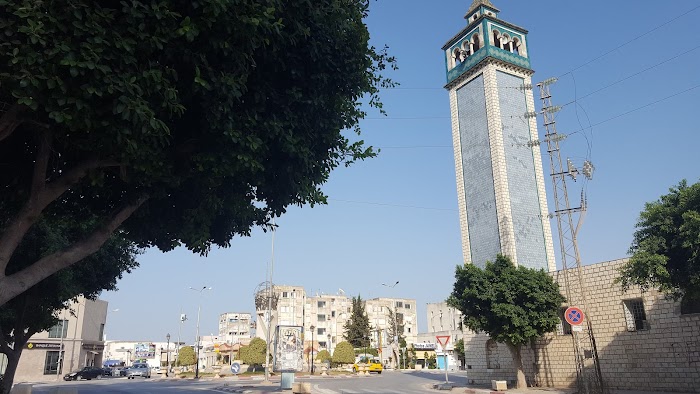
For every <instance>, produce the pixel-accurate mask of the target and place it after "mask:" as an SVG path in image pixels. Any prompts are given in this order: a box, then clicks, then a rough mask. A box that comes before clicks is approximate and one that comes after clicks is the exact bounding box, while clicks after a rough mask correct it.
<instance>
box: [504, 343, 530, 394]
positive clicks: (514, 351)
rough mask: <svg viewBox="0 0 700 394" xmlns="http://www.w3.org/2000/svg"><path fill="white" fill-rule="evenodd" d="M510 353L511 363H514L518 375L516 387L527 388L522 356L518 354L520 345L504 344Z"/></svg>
mask: <svg viewBox="0 0 700 394" xmlns="http://www.w3.org/2000/svg"><path fill="white" fill-rule="evenodd" d="M506 346H508V350H510V354H511V355H512V356H513V365H515V370H516V373H517V376H518V383H517V385H518V386H517V388H519V389H524V388H527V380H526V379H525V368H523V358H522V356H521V354H520V345H517V346H516V345H511V344H509V343H507V344H506Z"/></svg>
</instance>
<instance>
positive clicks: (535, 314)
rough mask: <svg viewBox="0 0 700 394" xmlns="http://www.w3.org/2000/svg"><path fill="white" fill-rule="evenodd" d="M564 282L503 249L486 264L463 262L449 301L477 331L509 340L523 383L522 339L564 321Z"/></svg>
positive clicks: (505, 342)
mask: <svg viewBox="0 0 700 394" xmlns="http://www.w3.org/2000/svg"><path fill="white" fill-rule="evenodd" d="M564 301H565V299H564V296H562V295H561V293H560V292H559V285H557V283H555V282H554V280H553V279H552V277H551V276H549V275H548V274H547V273H546V272H545V271H543V270H534V269H530V268H526V267H523V266H518V267H516V266H515V265H514V264H513V262H512V261H511V260H510V259H509V258H508V257H506V256H503V255H498V257H497V258H496V261H495V262H487V263H486V267H485V268H484V269H481V268H479V267H477V266H475V265H472V264H465V265H464V266H461V267H460V266H458V267H457V270H456V273H455V284H454V287H453V290H452V294H451V295H450V297H449V299H448V300H447V302H448V304H449V305H450V306H452V307H454V308H456V309H458V310H459V311H461V312H462V314H463V319H464V324H465V325H466V326H467V327H468V328H469V329H471V330H472V331H476V332H479V331H483V332H485V333H486V334H488V335H489V336H490V337H491V338H493V339H494V340H495V341H497V342H501V343H504V344H506V345H507V346H508V349H509V350H510V351H511V353H512V355H513V360H514V361H515V365H516V367H517V369H518V387H519V388H520V387H524V386H525V387H526V386H527V383H526V382H525V375H524V369H523V365H522V359H521V357H520V347H521V345H523V344H525V343H528V342H530V341H531V340H533V339H536V338H539V337H541V336H542V335H544V334H545V333H548V332H552V331H554V329H555V328H556V327H557V324H559V322H560V319H559V309H560V308H561V306H562V303H564Z"/></svg>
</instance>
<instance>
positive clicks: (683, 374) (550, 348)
mask: <svg viewBox="0 0 700 394" xmlns="http://www.w3.org/2000/svg"><path fill="white" fill-rule="evenodd" d="M625 262H626V259H622V260H614V261H608V262H604V263H599V264H593V265H589V266H584V267H582V279H583V280H582V283H583V286H584V288H585V290H586V291H585V293H586V300H585V303H584V302H583V300H582V298H581V292H580V287H579V279H578V275H577V273H576V270H569V275H568V278H567V275H566V272H564V271H557V272H553V273H552V275H553V277H554V278H555V280H556V281H557V282H558V283H559V284H560V287H561V290H562V294H564V295H565V296H567V294H568V296H567V297H568V298H569V300H570V302H569V305H571V306H583V307H584V308H583V309H584V310H585V311H586V314H587V318H589V319H591V323H592V327H593V333H594V338H595V341H596V344H597V352H598V357H599V360H600V367H601V372H602V375H603V380H604V382H605V384H606V385H607V387H608V388H610V389H614V390H642V391H675V392H700V386H698V383H699V382H700V314H689V315H681V313H680V303H679V302H675V301H673V300H670V299H667V298H666V297H665V296H664V295H663V294H660V293H658V292H657V291H653V290H652V291H647V292H642V291H641V290H639V289H630V290H628V291H627V292H622V289H621V288H620V286H619V285H617V284H615V283H614V281H615V279H616V278H617V277H618V270H619V268H620V267H621V266H622V264H624V263H625ZM567 279H568V280H567ZM567 282H568V291H567ZM640 306H643V311H644V315H645V317H646V320H644V321H642V320H641V319H638V321H637V322H636V323H635V321H634V319H633V318H632V316H633V314H632V312H631V310H630V308H631V307H640ZM564 328H565V327H564V326H563V325H562V326H561V327H559V330H558V332H557V333H554V334H548V335H546V336H545V337H543V338H540V339H539V340H537V341H536V343H535V344H533V345H532V346H525V347H524V349H523V352H522V354H523V364H524V366H525V368H526V375H527V377H528V381H529V384H531V385H534V386H547V387H572V386H574V385H575V381H576V369H575V365H574V345H573V338H572V335H570V334H564V332H563V331H564ZM579 337H580V342H579V343H580V344H581V348H582V349H584V350H586V351H591V350H592V346H591V344H590V341H589V340H588V338H589V336H588V335H587V332H586V331H584V332H583V333H582V334H581V335H579ZM487 339H488V337H487V336H485V335H472V336H471V337H470V339H469V340H467V336H465V349H467V356H466V357H467V365H470V364H471V365H472V370H471V371H469V370H468V373H469V378H470V379H471V380H474V381H475V383H478V384H488V382H490V380H491V379H504V380H508V381H509V382H512V381H513V380H514V378H515V371H514V369H513V365H512V362H511V361H510V353H509V352H508V350H507V349H506V347H505V346H504V345H500V344H499V345H498V346H499V353H498V354H499V357H501V359H504V360H505V359H507V360H508V361H507V362H505V363H502V364H501V368H500V370H499V371H496V370H493V369H488V368H486V367H487V365H486V363H487V357H486V341H487ZM500 348H502V349H500ZM585 368H586V369H587V370H590V368H592V363H591V360H590V359H586V365H585Z"/></svg>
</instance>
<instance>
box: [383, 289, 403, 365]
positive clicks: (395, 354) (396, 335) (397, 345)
mask: <svg viewBox="0 0 700 394" xmlns="http://www.w3.org/2000/svg"><path fill="white" fill-rule="evenodd" d="M398 284H399V281H398V280H397V281H396V283H394V284H393V285H387V284H386V283H382V286H386V287H389V288H392V289H393V288H394V287H396V285H398ZM393 320H394V343H396V348H397V349H398V347H399V330H398V327H397V322H396V321H397V320H398V319H397V317H396V301H395V300H394V319H393ZM391 353H392V355H393V356H394V357H393V358H394V365H396V367H397V368H399V369H400V368H401V366H400V365H399V360H397V359H396V357H397V356H398V352H396V353H394V350H393V346H392V351H391Z"/></svg>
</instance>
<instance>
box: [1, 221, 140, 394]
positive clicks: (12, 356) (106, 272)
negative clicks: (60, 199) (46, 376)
mask: <svg viewBox="0 0 700 394" xmlns="http://www.w3.org/2000/svg"><path fill="white" fill-rule="evenodd" d="M85 227H89V223H86V222H81V223H74V222H73V221H71V220H70V219H67V218H63V217H51V216H44V217H43V219H41V220H40V221H39V222H37V223H36V224H35V225H34V226H33V227H32V228H31V229H30V230H29V232H28V233H27V235H26V236H25V237H24V239H23V240H22V242H21V243H20V245H19V246H18V248H17V250H16V251H15V253H14V254H13V256H12V258H11V259H10V264H9V265H8V270H9V271H10V272H15V271H18V270H21V269H22V268H23V267H25V266H27V265H29V264H32V263H33V262H34V261H36V260H37V259H39V258H41V256H45V255H48V254H51V253H54V252H55V251H57V250H60V249H61V248H63V247H65V246H66V245H68V244H70V243H71V242H74V241H75V240H76V239H78V238H80V237H81V236H82V234H83V233H84V231H85ZM137 253H138V250H137V249H136V248H135V246H134V245H133V244H132V243H131V242H129V241H128V240H126V239H125V238H124V237H123V236H122V234H120V233H116V234H114V235H112V237H110V238H109V240H108V241H107V242H106V243H105V245H104V246H103V247H102V248H101V249H100V250H99V251H98V252H97V253H95V254H93V255H91V256H89V257H87V258H85V259H83V260H82V261H80V262H79V263H77V264H75V265H73V266H71V267H69V268H67V269H64V270H61V271H59V272H57V273H55V274H53V275H51V276H49V277H48V278H46V279H44V280H42V281H41V282H39V283H38V284H36V285H34V286H32V287H30V288H29V289H28V290H27V291H25V292H23V293H22V294H20V295H19V296H17V297H15V298H13V299H12V300H10V301H8V302H7V303H6V304H5V305H2V306H0V353H3V354H5V355H6V356H7V366H6V369H5V372H4V376H3V379H2V386H1V388H0V392H3V393H8V392H9V391H10V388H11V387H12V383H13V381H14V375H15V372H16V369H17V364H18V363H19V358H20V356H21V354H22V351H23V349H24V346H25V345H26V343H27V341H28V340H29V338H30V337H31V336H32V335H34V334H36V333H37V332H40V331H44V330H48V329H49V328H51V327H53V326H55V325H56V324H57V323H59V319H60V320H63V319H67V318H68V316H66V315H59V312H61V311H62V310H63V309H64V308H66V307H67V306H68V304H69V301H71V300H74V299H75V297H76V296H79V295H82V296H84V297H86V298H87V299H94V298H95V297H97V296H98V295H99V293H100V292H101V291H103V290H116V284H117V280H118V279H120V278H121V277H122V274H123V273H124V272H130V271H131V270H132V269H133V268H135V267H136V266H137V262H136V260H135V256H136V254H137ZM74 312H75V311H74Z"/></svg>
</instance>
